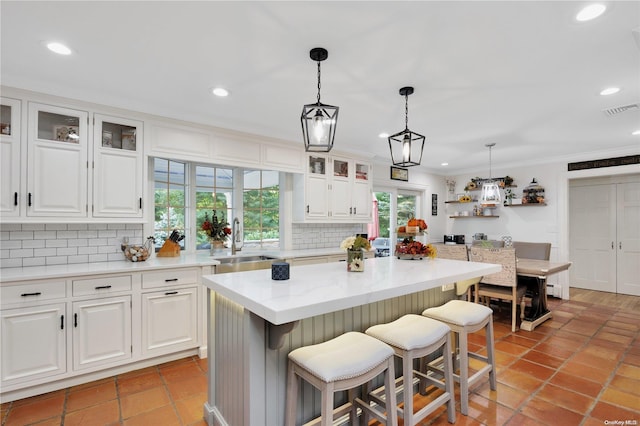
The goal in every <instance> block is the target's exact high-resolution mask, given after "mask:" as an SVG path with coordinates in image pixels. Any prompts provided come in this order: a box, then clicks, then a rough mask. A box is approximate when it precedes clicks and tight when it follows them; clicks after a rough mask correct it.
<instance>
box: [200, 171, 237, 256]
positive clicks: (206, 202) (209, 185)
mask: <svg viewBox="0 0 640 426" xmlns="http://www.w3.org/2000/svg"><path fill="white" fill-rule="evenodd" d="M195 183H196V185H195V187H196V194H195V200H196V202H195V215H196V222H195V223H196V226H197V228H196V231H197V232H196V250H198V249H208V248H209V247H210V246H209V244H210V243H209V238H208V237H207V235H206V234H205V233H204V232H202V231H200V230H201V226H202V223H203V222H204V218H205V214H207V215H208V216H209V219H210V220H211V216H212V213H213V212H212V211H213V210H215V211H216V215H217V216H218V220H219V221H221V222H226V223H228V224H231V221H232V220H233V218H232V217H231V215H232V211H231V209H232V207H233V170H232V169H225V168H219V167H212V166H201V165H198V166H195Z"/></svg>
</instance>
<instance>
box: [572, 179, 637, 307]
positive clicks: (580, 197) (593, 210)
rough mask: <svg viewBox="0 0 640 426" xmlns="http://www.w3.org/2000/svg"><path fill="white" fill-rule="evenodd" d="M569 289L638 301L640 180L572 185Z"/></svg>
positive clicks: (604, 180)
mask: <svg viewBox="0 0 640 426" xmlns="http://www.w3.org/2000/svg"><path fill="white" fill-rule="evenodd" d="M569 239H570V243H569V245H570V259H571V260H572V261H573V265H572V267H571V269H570V277H571V278H570V280H571V286H572V287H578V288H585V289H590V290H599V291H607V292H612V293H621V294H630V295H635V296H640V175H634V176H629V177H618V178H616V179H614V178H608V179H605V178H602V179H589V180H584V181H575V182H572V183H571V186H570V190H569Z"/></svg>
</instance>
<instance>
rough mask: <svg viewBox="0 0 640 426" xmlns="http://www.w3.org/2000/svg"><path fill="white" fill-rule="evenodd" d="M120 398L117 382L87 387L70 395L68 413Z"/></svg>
mask: <svg viewBox="0 0 640 426" xmlns="http://www.w3.org/2000/svg"><path fill="white" fill-rule="evenodd" d="M117 397H118V394H117V392H116V383H115V380H111V381H107V382H100V384H98V385H97V386H91V387H86V388H85V389H81V390H77V391H75V392H73V393H71V392H70V393H69V395H68V396H67V403H66V407H65V408H66V410H67V412H70V411H75V410H80V409H81V408H86V407H90V406H92V405H97V404H99V403H101V402H105V401H110V400H114V399H116V398H117Z"/></svg>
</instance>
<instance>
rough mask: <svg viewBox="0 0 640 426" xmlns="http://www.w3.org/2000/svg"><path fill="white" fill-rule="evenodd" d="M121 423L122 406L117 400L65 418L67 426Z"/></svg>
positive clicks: (67, 415) (75, 412)
mask: <svg viewBox="0 0 640 426" xmlns="http://www.w3.org/2000/svg"><path fill="white" fill-rule="evenodd" d="M119 421H120V404H119V403H118V401H117V400H115V399H114V400H112V401H107V402H103V403H101V404H98V405H93V406H91V407H88V408H84V409H82V410H77V411H73V412H71V413H68V414H66V415H65V416H64V425H65V426H76V425H77V426H103V425H108V424H112V423H115V422H119Z"/></svg>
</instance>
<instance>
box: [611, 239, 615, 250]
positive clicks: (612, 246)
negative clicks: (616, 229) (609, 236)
mask: <svg viewBox="0 0 640 426" xmlns="http://www.w3.org/2000/svg"><path fill="white" fill-rule="evenodd" d="M614 248H615V245H614V244H613V241H611V250H613V249H614Z"/></svg>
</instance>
